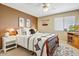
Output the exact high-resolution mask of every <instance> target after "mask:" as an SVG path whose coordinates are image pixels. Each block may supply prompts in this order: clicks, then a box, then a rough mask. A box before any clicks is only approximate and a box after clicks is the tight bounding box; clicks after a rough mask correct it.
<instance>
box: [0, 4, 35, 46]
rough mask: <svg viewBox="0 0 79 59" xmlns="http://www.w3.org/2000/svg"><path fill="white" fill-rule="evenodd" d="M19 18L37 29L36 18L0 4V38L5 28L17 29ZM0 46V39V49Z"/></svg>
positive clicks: (0, 43)
mask: <svg viewBox="0 0 79 59" xmlns="http://www.w3.org/2000/svg"><path fill="white" fill-rule="evenodd" d="M19 17H24V18H25V19H30V20H31V23H32V27H35V28H37V17H35V16H32V15H29V14H26V13H24V12H21V11H18V10H16V9H13V8H10V7H7V6H5V5H2V4H0V38H1V37H2V35H3V33H4V32H5V30H6V28H15V29H16V28H18V18H19ZM1 46H2V41H1V39H0V47H1Z"/></svg>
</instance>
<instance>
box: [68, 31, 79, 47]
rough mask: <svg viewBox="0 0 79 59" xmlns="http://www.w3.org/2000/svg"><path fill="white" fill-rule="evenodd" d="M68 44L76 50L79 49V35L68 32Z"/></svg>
mask: <svg viewBox="0 0 79 59" xmlns="http://www.w3.org/2000/svg"><path fill="white" fill-rule="evenodd" d="M67 34H68V43H69V44H70V45H72V46H74V47H76V48H79V33H78V32H68V33H67Z"/></svg>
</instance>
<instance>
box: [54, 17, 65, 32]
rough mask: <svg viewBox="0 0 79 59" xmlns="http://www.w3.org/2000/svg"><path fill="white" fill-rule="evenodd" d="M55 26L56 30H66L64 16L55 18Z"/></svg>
mask: <svg viewBox="0 0 79 59" xmlns="http://www.w3.org/2000/svg"><path fill="white" fill-rule="evenodd" d="M54 27H55V30H60V31H61V30H64V29H63V18H62V17H61V18H55V20H54Z"/></svg>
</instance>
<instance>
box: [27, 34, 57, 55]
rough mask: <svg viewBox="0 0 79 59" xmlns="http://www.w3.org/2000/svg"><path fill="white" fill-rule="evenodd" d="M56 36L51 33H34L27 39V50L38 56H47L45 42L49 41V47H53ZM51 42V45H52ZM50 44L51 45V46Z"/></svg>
mask: <svg viewBox="0 0 79 59" xmlns="http://www.w3.org/2000/svg"><path fill="white" fill-rule="evenodd" d="M55 37H56V35H55V34H52V33H36V34H34V35H32V36H31V37H29V39H28V49H29V50H31V51H34V52H35V53H36V54H37V55H38V56H40V55H47V51H46V49H47V47H46V41H47V40H48V42H49V41H50V40H51V41H50V43H49V44H48V45H50V46H49V47H51V46H52V47H53V46H55V43H54V42H55V41H56V39H55ZM52 41H53V43H52ZM51 43H52V44H51Z"/></svg>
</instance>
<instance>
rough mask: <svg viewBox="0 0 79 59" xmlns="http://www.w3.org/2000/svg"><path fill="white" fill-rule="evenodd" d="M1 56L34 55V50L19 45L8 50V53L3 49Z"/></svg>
mask: <svg viewBox="0 0 79 59" xmlns="http://www.w3.org/2000/svg"><path fill="white" fill-rule="evenodd" d="M0 56H33V55H32V52H30V51H28V50H26V49H24V48H22V47H18V48H15V49H12V50H9V51H7V53H3V51H1V52H0Z"/></svg>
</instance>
